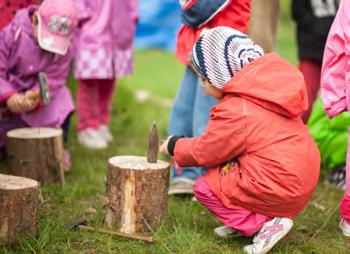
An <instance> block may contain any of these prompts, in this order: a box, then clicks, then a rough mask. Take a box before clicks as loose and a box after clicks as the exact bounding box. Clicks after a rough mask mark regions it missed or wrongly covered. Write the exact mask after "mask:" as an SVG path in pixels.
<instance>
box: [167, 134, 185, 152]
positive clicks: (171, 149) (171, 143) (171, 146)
mask: <svg viewBox="0 0 350 254" xmlns="http://www.w3.org/2000/svg"><path fill="white" fill-rule="evenodd" d="M180 138H183V136H172V137H171V138H170V139H169V142H168V153H169V154H170V155H171V156H174V150H175V145H176V142H177V141H178V140H179V139H180Z"/></svg>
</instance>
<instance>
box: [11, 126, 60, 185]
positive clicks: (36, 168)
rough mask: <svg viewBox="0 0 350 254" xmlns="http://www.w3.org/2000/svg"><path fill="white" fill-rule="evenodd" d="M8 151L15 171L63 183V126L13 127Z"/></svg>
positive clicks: (12, 171)
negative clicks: (55, 127)
mask: <svg viewBox="0 0 350 254" xmlns="http://www.w3.org/2000/svg"><path fill="white" fill-rule="evenodd" d="M6 155H7V161H8V166H9V169H10V171H11V173H12V174H14V175H17V176H24V177H28V178H31V179H35V180H37V181H40V182H43V183H61V184H63V183H64V170H63V141H62V130H61V129H54V128H21V129H15V130H11V131H9V132H8V133H7V138H6Z"/></svg>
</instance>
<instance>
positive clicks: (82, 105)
mask: <svg viewBox="0 0 350 254" xmlns="http://www.w3.org/2000/svg"><path fill="white" fill-rule="evenodd" d="M98 86H99V84H98V82H97V81H96V80H89V79H87V80H79V84H78V105H77V106H78V107H77V108H78V131H82V130H85V129H87V128H93V129H97V128H98V126H99V108H98Z"/></svg>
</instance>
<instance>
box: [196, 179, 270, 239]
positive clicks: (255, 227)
mask: <svg viewBox="0 0 350 254" xmlns="http://www.w3.org/2000/svg"><path fill="white" fill-rule="evenodd" d="M194 195H195V196H196V198H197V200H198V201H199V202H200V203H201V204H202V205H203V206H205V207H206V208H208V209H209V211H210V212H211V213H212V214H214V216H215V217H216V218H217V219H218V220H219V221H220V222H221V223H223V224H224V225H226V226H227V227H229V228H233V229H235V230H237V231H239V232H240V233H242V234H243V235H245V236H251V235H253V234H254V233H256V232H258V231H259V229H260V228H261V227H262V226H263V224H264V223H265V222H268V221H270V220H271V219H272V218H271V217H267V216H264V215H260V214H256V213H253V212H250V211H247V210H244V209H243V208H242V209H231V208H227V207H225V206H224V205H223V204H222V203H221V201H220V200H219V199H218V198H217V197H216V196H215V195H214V193H212V192H211V190H210V189H209V186H208V184H207V183H206V181H205V180H204V177H200V178H199V179H198V180H197V181H196V183H195V186H194Z"/></svg>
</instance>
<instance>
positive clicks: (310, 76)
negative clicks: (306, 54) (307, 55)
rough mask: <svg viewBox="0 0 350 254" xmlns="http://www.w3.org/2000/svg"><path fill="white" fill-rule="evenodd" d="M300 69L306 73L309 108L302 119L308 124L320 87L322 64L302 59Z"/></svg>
mask: <svg viewBox="0 0 350 254" xmlns="http://www.w3.org/2000/svg"><path fill="white" fill-rule="evenodd" d="M299 69H300V71H301V72H302V73H303V75H304V79H305V83H306V90H307V97H308V103H309V108H308V109H307V110H306V111H305V112H304V113H303V114H302V115H301V119H302V120H303V122H304V123H305V124H306V123H307V120H308V119H309V117H310V115H311V112H312V106H313V104H314V102H315V100H316V98H317V93H318V90H319V88H320V79H321V64H320V63H318V62H316V61H312V60H301V61H300V65H299Z"/></svg>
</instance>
